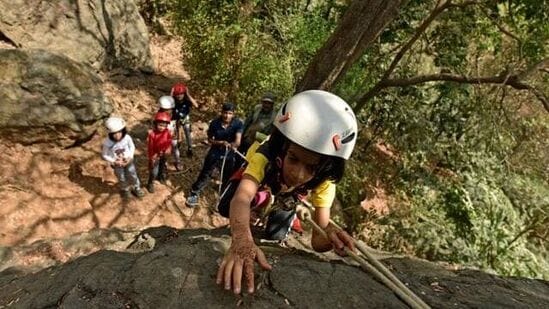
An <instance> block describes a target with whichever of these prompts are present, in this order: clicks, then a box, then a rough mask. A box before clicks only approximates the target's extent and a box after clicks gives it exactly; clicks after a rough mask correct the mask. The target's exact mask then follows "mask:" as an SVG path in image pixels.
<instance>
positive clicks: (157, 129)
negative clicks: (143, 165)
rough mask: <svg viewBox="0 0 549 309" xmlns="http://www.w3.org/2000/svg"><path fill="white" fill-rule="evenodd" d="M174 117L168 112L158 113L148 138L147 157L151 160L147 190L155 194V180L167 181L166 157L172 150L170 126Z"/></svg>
mask: <svg viewBox="0 0 549 309" xmlns="http://www.w3.org/2000/svg"><path fill="white" fill-rule="evenodd" d="M171 119H172V117H171V115H170V114H168V113H166V112H158V113H156V115H155V116H154V125H153V129H152V130H149V135H148V136H147V156H148V158H149V181H148V182H147V190H148V191H149V192H150V193H153V192H154V180H155V179H158V180H159V181H160V182H162V183H164V182H165V181H166V170H167V168H166V155H169V154H170V152H171V150H172V134H171V133H170V131H169V130H168V124H169V123H170V121H171Z"/></svg>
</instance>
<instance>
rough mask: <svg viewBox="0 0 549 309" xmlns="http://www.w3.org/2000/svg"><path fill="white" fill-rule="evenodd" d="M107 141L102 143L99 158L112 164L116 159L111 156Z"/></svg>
mask: <svg viewBox="0 0 549 309" xmlns="http://www.w3.org/2000/svg"><path fill="white" fill-rule="evenodd" d="M109 144H110V143H109V142H108V141H105V142H104V143H103V151H102V152H101V157H103V160H105V161H107V162H110V163H114V161H116V158H115V157H114V156H113V155H112V151H111V145H109Z"/></svg>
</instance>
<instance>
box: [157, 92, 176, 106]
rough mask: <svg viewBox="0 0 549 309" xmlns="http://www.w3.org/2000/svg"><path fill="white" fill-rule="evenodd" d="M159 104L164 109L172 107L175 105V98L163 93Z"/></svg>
mask: <svg viewBox="0 0 549 309" xmlns="http://www.w3.org/2000/svg"><path fill="white" fill-rule="evenodd" d="M158 104H159V105H160V108H162V109H171V108H174V107H175V100H174V99H173V97H172V96H169V95H163V96H161V97H160V99H158Z"/></svg>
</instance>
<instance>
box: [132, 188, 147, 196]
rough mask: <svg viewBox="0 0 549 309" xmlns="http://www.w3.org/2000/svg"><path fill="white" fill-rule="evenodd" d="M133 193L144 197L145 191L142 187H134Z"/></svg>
mask: <svg viewBox="0 0 549 309" xmlns="http://www.w3.org/2000/svg"><path fill="white" fill-rule="evenodd" d="M132 193H133V195H135V196H136V197H138V198H142V197H143V196H145V192H143V190H141V188H135V189H133V190H132Z"/></svg>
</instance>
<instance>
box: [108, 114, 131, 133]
mask: <svg viewBox="0 0 549 309" xmlns="http://www.w3.org/2000/svg"><path fill="white" fill-rule="evenodd" d="M105 126H106V127H107V130H109V133H115V132H118V131H121V130H122V129H124V128H125V127H126V122H125V121H124V119H122V118H120V117H109V118H108V119H107V120H106V121H105Z"/></svg>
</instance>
